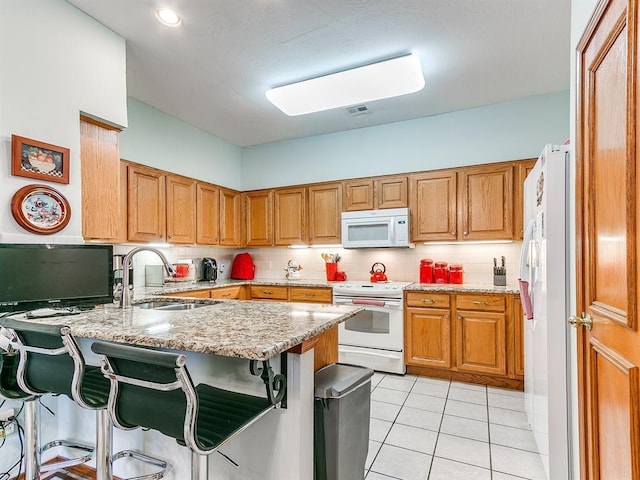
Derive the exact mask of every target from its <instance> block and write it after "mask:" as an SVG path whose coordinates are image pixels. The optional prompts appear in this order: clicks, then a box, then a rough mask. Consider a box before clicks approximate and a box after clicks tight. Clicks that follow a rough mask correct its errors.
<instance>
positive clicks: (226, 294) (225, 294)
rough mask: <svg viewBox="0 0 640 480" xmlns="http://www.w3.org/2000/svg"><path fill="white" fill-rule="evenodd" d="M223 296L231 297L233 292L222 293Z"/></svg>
mask: <svg viewBox="0 0 640 480" xmlns="http://www.w3.org/2000/svg"><path fill="white" fill-rule="evenodd" d="M220 296H221V297H230V296H231V294H230V293H223V294H222V295H220Z"/></svg>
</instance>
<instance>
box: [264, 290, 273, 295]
mask: <svg viewBox="0 0 640 480" xmlns="http://www.w3.org/2000/svg"><path fill="white" fill-rule="evenodd" d="M262 293H264V294H265V295H272V294H273V292H272V291H271V290H262Z"/></svg>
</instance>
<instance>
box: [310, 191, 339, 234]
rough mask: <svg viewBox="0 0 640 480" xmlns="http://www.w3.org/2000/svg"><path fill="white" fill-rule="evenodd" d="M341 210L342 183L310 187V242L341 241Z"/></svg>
mask: <svg viewBox="0 0 640 480" xmlns="http://www.w3.org/2000/svg"><path fill="white" fill-rule="evenodd" d="M341 212H342V184H341V183H330V184H323V185H317V186H312V187H309V243H311V244H314V243H316V244H334V243H335V244H338V243H340V242H341V241H342V238H341V234H340V233H341V231H342V230H341V217H340V213H341Z"/></svg>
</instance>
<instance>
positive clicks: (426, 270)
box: [420, 258, 433, 283]
mask: <svg viewBox="0 0 640 480" xmlns="http://www.w3.org/2000/svg"><path fill="white" fill-rule="evenodd" d="M420 283H433V260H431V259H430V258H423V259H422V260H420Z"/></svg>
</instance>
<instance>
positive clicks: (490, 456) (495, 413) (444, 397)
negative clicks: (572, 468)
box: [365, 373, 546, 480]
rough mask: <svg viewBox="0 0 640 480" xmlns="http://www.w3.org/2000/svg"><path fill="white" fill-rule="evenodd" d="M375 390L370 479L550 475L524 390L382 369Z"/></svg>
mask: <svg viewBox="0 0 640 480" xmlns="http://www.w3.org/2000/svg"><path fill="white" fill-rule="evenodd" d="M371 389H372V390H371V423H370V433H369V455H368V456H367V461H366V465H365V473H366V480H389V479H396V480H518V479H520V480H521V479H531V480H539V479H540V480H546V475H545V473H544V468H543V466H542V461H541V460H540V456H539V455H538V453H537V449H536V444H535V441H534V438H533V434H532V433H531V430H530V428H529V424H528V422H527V416H526V413H525V410H524V395H523V393H522V392H517V391H512V390H505V389H499V388H493V387H485V386H482V385H473V384H467V383H461V382H451V381H448V380H440V379H434V378H427V377H418V376H413V375H405V376H398V375H391V374H382V373H376V374H375V375H374V376H373V378H372V381H371Z"/></svg>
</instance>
